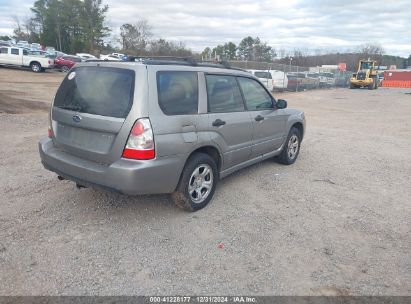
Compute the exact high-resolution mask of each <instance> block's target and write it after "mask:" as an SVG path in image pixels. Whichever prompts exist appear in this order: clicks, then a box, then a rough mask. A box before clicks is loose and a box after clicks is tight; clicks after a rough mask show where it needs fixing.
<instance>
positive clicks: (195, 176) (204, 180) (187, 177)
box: [171, 153, 218, 211]
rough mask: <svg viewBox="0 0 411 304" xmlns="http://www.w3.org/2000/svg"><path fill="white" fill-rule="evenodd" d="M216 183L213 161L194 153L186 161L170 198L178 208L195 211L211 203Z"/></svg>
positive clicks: (206, 156) (215, 166) (216, 172)
mask: <svg viewBox="0 0 411 304" xmlns="http://www.w3.org/2000/svg"><path fill="white" fill-rule="evenodd" d="M217 182H218V169H217V165H216V163H215V161H214V160H213V159H212V158H211V157H210V156H209V155H208V154H204V153H196V154H193V155H192V156H191V157H190V158H189V159H188V161H187V163H186V165H185V167H184V169H183V173H182V175H181V179H180V182H179V184H178V186H177V189H176V191H174V192H173V193H172V194H171V197H172V199H173V201H174V203H175V204H176V205H177V206H178V207H180V208H182V209H185V210H188V211H197V210H200V209H202V208H204V207H205V206H207V204H208V203H209V202H210V201H211V199H212V198H213V195H214V192H215V188H216V186H217Z"/></svg>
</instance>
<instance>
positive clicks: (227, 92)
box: [206, 75, 244, 113]
mask: <svg viewBox="0 0 411 304" xmlns="http://www.w3.org/2000/svg"><path fill="white" fill-rule="evenodd" d="M206 83H207V96H208V112H211V113H224V112H238V111H244V102H243V99H242V97H241V91H240V88H239V87H238V84H237V81H236V79H235V77H234V76H225V75H206Z"/></svg>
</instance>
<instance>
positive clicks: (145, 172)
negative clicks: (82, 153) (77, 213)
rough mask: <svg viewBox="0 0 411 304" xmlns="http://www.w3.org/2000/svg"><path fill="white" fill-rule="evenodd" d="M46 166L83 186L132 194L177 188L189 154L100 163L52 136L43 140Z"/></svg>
mask: <svg viewBox="0 0 411 304" xmlns="http://www.w3.org/2000/svg"><path fill="white" fill-rule="evenodd" d="M39 152H40V157H41V162H42V164H43V166H44V167H45V168H46V169H47V170H50V171H53V172H55V173H57V174H58V175H60V176H62V177H64V178H65V179H68V180H71V181H74V182H76V183H78V184H80V185H82V186H86V187H97V188H102V189H105V190H110V191H115V192H120V193H123V194H128V195H140V194H160V193H171V192H173V191H174V190H175V189H176V187H177V184H178V182H179V179H180V174H181V172H182V169H183V167H184V161H185V157H182V156H181V155H175V156H170V157H162V158H159V159H153V160H144V161H138V160H130V159H123V158H121V159H119V160H118V161H116V162H114V163H113V164H111V165H105V164H99V163H95V162H92V161H89V160H85V159H82V158H78V157H76V156H74V155H71V154H68V153H66V152H64V151H62V150H59V149H57V148H55V147H54V145H53V142H52V140H51V139H49V138H45V139H42V140H41V141H40V142H39Z"/></svg>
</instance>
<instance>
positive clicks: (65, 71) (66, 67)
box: [61, 65, 70, 73]
mask: <svg viewBox="0 0 411 304" xmlns="http://www.w3.org/2000/svg"><path fill="white" fill-rule="evenodd" d="M61 71H62V72H64V73H67V72H68V71H70V68H69V67H68V66H66V65H63V66H62V67H61Z"/></svg>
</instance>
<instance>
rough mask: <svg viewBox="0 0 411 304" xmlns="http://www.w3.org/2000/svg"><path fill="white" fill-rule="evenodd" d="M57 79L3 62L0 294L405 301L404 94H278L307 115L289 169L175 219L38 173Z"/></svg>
mask: <svg viewBox="0 0 411 304" xmlns="http://www.w3.org/2000/svg"><path fill="white" fill-rule="evenodd" d="M62 77H63V75H62V74H61V73H55V72H48V73H43V74H34V73H32V72H29V71H24V70H17V69H5V68H0V138H1V140H2V144H1V145H0V155H1V156H0V168H1V171H0V177H1V179H0V195H1V200H0V202H1V203H0V295H153V294H208V295H210V294H213V295H214V294H225V295H236V294H248V295H410V294H411V283H410V282H411V254H410V252H411V250H410V249H411V248H410V247H411V246H410V244H411V241H410V226H411V225H410V218H411V206H410V205H411V202H410V198H411V187H410V175H411V124H410V117H411V95H408V94H405V93H408V92H411V89H410V90H405V89H402V90H401V89H384V88H380V89H378V90H377V91H368V90H349V89H333V90H318V91H309V92H300V93H283V94H277V95H276V96H281V97H283V98H285V99H287V100H288V102H289V107H296V108H300V109H303V110H304V111H305V112H306V117H307V127H308V129H307V133H306V137H305V139H304V142H303V147H302V150H301V153H300V156H299V159H298V161H297V162H296V163H295V164H294V165H293V166H282V165H279V164H277V163H275V162H274V161H271V160H269V161H265V162H263V163H260V164H257V165H254V166H252V167H250V168H247V169H244V170H242V171H240V172H238V173H235V174H233V175H232V176H230V177H228V178H226V179H224V180H222V181H221V183H220V185H219V188H218V189H217V191H216V194H215V197H214V200H213V202H212V203H211V204H210V205H209V206H208V207H207V208H205V209H203V210H201V211H199V212H196V213H186V212H183V211H181V210H180V209H178V208H176V207H174V205H173V204H172V203H171V201H170V199H169V198H168V196H166V195H157V196H144V197H127V196H121V195H117V194H111V193H107V192H102V191H99V190H93V189H82V190H77V189H76V187H75V185H74V183H71V182H68V181H58V180H57V178H56V175H55V174H53V173H51V172H48V171H46V170H45V169H43V168H42V166H41V164H40V160H39V155H38V151H37V142H38V140H39V139H40V138H42V137H44V136H46V134H47V111H46V110H45V109H46V108H47V106H48V104H49V103H50V102H51V99H52V96H53V95H54V93H55V90H56V88H57V86H58V84H59V82H60V81H61V79H62ZM219 244H222V245H220V246H219Z"/></svg>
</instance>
